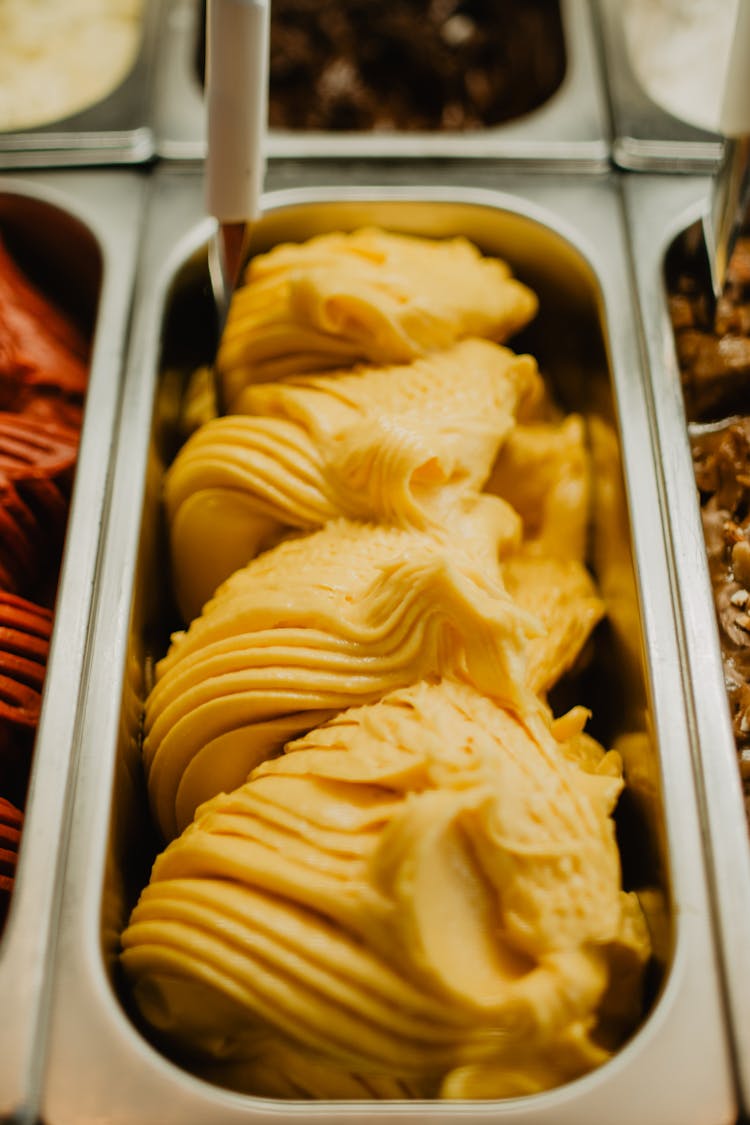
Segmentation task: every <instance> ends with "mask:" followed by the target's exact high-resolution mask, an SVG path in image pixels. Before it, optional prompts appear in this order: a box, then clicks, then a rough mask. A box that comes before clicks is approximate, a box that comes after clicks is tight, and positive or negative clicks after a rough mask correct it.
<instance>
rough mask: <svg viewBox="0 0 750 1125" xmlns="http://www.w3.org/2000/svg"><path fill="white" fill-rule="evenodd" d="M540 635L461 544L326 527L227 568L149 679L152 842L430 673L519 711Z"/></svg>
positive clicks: (365, 528) (363, 527) (367, 527)
mask: <svg viewBox="0 0 750 1125" xmlns="http://www.w3.org/2000/svg"><path fill="white" fill-rule="evenodd" d="M540 627H541V626H540V625H539V623H538V621H537V620H536V618H535V617H534V616H533V615H532V614H530V613H528V612H527V611H526V610H524V609H522V608H520V607H519V606H518V605H516V603H515V602H514V601H513V600H512V599H511V598H510V596H509V595H508V594H507V593H506V591H505V589H504V587H503V584H502V580H501V577H500V570H499V567H497V566H496V567H495V574H494V576H493V575H492V574H491V573H489V572H488V570H487V568H486V566H479V565H477V564H476V563H475V562H474V561H473V560H472V559H471V557H470V556H469V554H468V553H467V552H466V551H465V549H464V547H463V545H462V544H460V543H455V542H454V543H450V542H444V543H441V542H439V541H438V540H437V539H436V538H435V537H434V536H431V535H429V534H427V533H423V532H418V531H416V530H411V531H407V530H400V529H396V528H384V527H379V526H376V525H372V524H355V523H351V522H349V521H346V520H336V521H332V522H331V523H329V524H327V525H326V527H325V528H323V529H322V530H321V531H318V532H315V533H313V534H311V535H307V536H304V537H301V538H295V539H290V540H288V541H286V542H284V543H282V544H280V545H279V546H277V547H275V548H274V549H273V550H270V551H266V552H264V553H263V554H262V555H260V556H259V557H258V558H257V559H254V560H253V562H251V563H250V564H249V565H248V566H247V567H245V568H243V569H242V570H239V571H237V572H236V573H235V574H233V575H232V577H231V578H229V579H228V580H227V581H226V582H225V583H224V584H223V585H222V586H221V587H220V588H219V590H217V592H216V595H215V597H214V598H213V599H212V600H211V601H210V602H208V604H207V605H206V606H205V607H204V610H203V613H202V614H201V616H200V617H198V618H196V619H195V620H194V621H193V622H192V623H191V625H190V627H189V629H188V630H187V631H186V632H183V633H178V634H176V635H175V636H174V638H173V642H172V645H171V647H170V650H169V652H168V653H167V655H166V656H165V657H164V659H163V660H161V661H160V662H159V664H158V665H157V669H156V674H157V681H156V684H155V686H154V688H153V690H152V691H151V693H150V695H149V697H148V699H147V701H146V710H145V723H144V735H145V737H144V743H143V752H144V763H145V767H146V773H147V780H148V788H149V795H150V799H151V804H152V810H153V813H154V816H155V819H156V821H157V823H158V825H159V827H160V829H161V831H162V833H163V834H164V836H165V837H166V838H170V837H172V836H174V835H175V834H176V833H177V832H178V831H179V830H180V829H181V828H183V827H184V826H185V825H186V824H188V823H189V822H190V820H191V818H192V816H193V813H194V811H195V808H196V806H197V805H198V804H200V803H201V802H202V801H204V800H206V799H207V798H208V797H210V796H212V795H213V794H214V793H217V792H219V791H220V790H221V789H222V788H233V787H234V786H236V785H239V784H241V783H242V782H243V781H244V780H245V778H246V777H247V775H248V774H249V772H250V770H251V769H252V768H253V766H255V765H256V764H257V763H258V762H259V761H261V760H262V759H263V758H265V757H268V756H270V755H271V754H272V753H274V752H275V751H277V750H279V749H280V748H281V746H282V745H283V743H284V742H285V741H286V740H287V739H288V738H289V737H291V736H292V735H294V734H298V733H300V732H301V731H303V730H307V729H309V728H310V727H312V726H314V725H316V724H317V723H320V722H322V721H323V720H324V719H326V718H328V717H330V716H331V715H332V714H334V713H335V712H337V711H340V710H342V709H343V708H345V707H349V706H351V705H353V704H357V703H364V702H368V701H371V700H375V699H379V698H380V697H381V696H383V695H385V694H386V693H387V692H388V691H391V690H392V689H394V688H396V687H399V686H401V685H404V684H408V683H411V682H413V681H414V680H418V679H421V678H422V677H424V676H428V675H432V674H435V675H443V674H451V673H452V674H455V675H458V676H460V677H464V678H466V679H468V680H470V681H471V682H472V683H474V684H476V685H477V686H478V687H479V688H481V690H483V691H486V692H488V693H491V694H493V695H495V696H498V697H500V698H505V699H507V700H511V701H517V700H518V699H519V697H520V695H521V694H522V692H521V688H520V686H519V685H523V681H524V659H525V655H524V654H525V646H526V643H527V639H528V637H529V636H532V635H534V634H535V633H536V632H537V631H538V630H539V629H540Z"/></svg>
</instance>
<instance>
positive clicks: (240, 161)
mask: <svg viewBox="0 0 750 1125" xmlns="http://www.w3.org/2000/svg"><path fill="white" fill-rule="evenodd" d="M268 44H269V11H268V0H208V4H207V14H206V111H207V128H208V152H207V156H206V168H205V178H206V189H205V190H206V207H207V210H208V213H209V215H214V216H215V217H216V218H217V219H218V220H219V222H220V223H240V222H248V221H250V220H252V219H254V218H256V217H257V214H258V209H259V200H260V195H261V191H262V188H263V176H264V172H265V152H264V148H265V133H266V124H267V117H268Z"/></svg>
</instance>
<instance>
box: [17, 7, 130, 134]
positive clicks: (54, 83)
mask: <svg viewBox="0 0 750 1125" xmlns="http://www.w3.org/2000/svg"><path fill="white" fill-rule="evenodd" d="M142 6H143V5H142V0H0V130H3V131H12V130H21V129H30V128H34V127H36V126H39V125H44V124H47V123H49V122H51V121H57V120H59V119H61V118H63V117H69V116H70V115H71V114H73V113H78V112H80V111H81V110H83V109H87V108H88V107H89V106H91V105H93V104H94V103H96V102H98V101H101V100H102V99H103V98H104V97H106V96H107V94H109V93H111V92H112V91H113V90H114V89H115V88H116V86H118V85H119V84H120V82H122V81H123V79H124V78H125V77H126V75H127V74H128V72H129V71H130V69H131V68H132V66H133V63H134V62H135V57H136V54H137V51H138V47H139V44H140V39H141V11H142Z"/></svg>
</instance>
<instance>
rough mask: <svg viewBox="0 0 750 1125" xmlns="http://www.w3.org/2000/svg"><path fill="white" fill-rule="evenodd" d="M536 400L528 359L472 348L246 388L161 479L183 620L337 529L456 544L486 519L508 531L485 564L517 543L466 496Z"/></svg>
mask: <svg viewBox="0 0 750 1125" xmlns="http://www.w3.org/2000/svg"><path fill="white" fill-rule="evenodd" d="M541 395H542V389H541V379H540V376H539V373H538V371H537V368H536V363H535V362H534V360H533V359H532V357H531V356H528V355H522V356H519V355H516V354H515V353H514V352H512V351H510V350H509V349H508V348H505V347H502V346H500V345H498V344H494V343H491V342H490V341H488V340H480V339H467V340H462V341H460V342H459V343H457V344H454V345H453V346H451V347H449V348H447V349H445V350H444V351H440V352H432V353H430V354H429V355H427V356H425V357H423V358H420V359H417V360H415V361H414V362H413V363H411V364H405V365H388V366H382V367H375V366H364V365H362V366H360V367H357V368H354V369H353V370H352V371H347V370H344V371H332V372H327V373H325V374H321V375H307V376H304V375H300V376H296V377H295V376H287V377H286V378H284V379H281V380H279V381H278V382H274V383H263V384H258V385H254V386H249V387H247V388H246V389H245V391H243V392H242V394H241V395H240V396H239V401H238V403H237V407H238V409H241V410H242V411H243V413H242V414H231V415H226V416H224V417H221V418H215V419H213V420H212V421H209V422H207V423H205V424H204V425H203V426H201V427H200V428H199V429H198V430H197V431H196V432H195V433H194V434H193V435H192V437H191V438H190V439H189V440H188V441H187V442H186V444H185V445H184V446H183V447H182V449H181V450H180V452H179V453H178V455H177V457H176V458H175V460H174V462H173V463H172V465H171V467H170V469H169V471H168V472H167V475H166V478H165V482H164V499H165V504H166V511H167V518H168V522H169V530H170V539H171V557H172V568H173V577H174V582H175V591H176V596H177V601H178V604H179V605H180V607H181V609H182V611H183V614H184V616H185V618H186V620H189V619H190V618H191V617H193V616H195V615H196V613H197V612H198V611H199V609H200V608H201V606H202V605H203V604H204V603H205V602H206V601H207V600H208V599H209V597H210V596H211V595H212V594H213V592H214V590H215V589H216V588H217V586H218V585H219V584H220V583H221V582H222V581H223V580H224V579H225V578H227V577H229V575H230V574H231V573H232V572H233V571H234V570H237V569H238V568H239V567H241V566H244V565H245V564H246V563H247V562H249V561H250V559H252V558H253V557H254V556H255V555H256V554H257V553H258V551H259V550H262V549H264V548H266V547H268V546H270V545H272V544H273V543H274V542H275V541H277V540H278V539H279V538H280V537H281V536H282V534H284V533H286V532H289V531H290V530H292V529H300V530H313V529H314V528H316V527H320V526H322V525H323V524H324V523H326V522H328V521H329V520H331V519H335V518H337V517H340V516H345V517H348V518H350V519H362V520H371V521H376V522H379V523H386V524H389V525H393V526H397V527H416V528H418V529H427V528H434V529H441V528H442V529H450V531H451V532H452V533H456V534H458V535H459V536H460V537H462V538H464V539H466V538H471V537H472V526H470V525H472V524H473V529H474V531H475V532H476V531H477V530H478V531H479V534H480V535H481V532H482V529H483V528H486V527H487V526H488V524H487V519H486V514H485V513H487V512H489V510H490V509H491V508H493V506H494V509H495V511H496V515H497V520H498V522H499V523H503V524H504V525H505V528H506V530H505V532H504V533H503V532H501V531H498V532H491V533H490V536H491V546H490V548H489V549H491V550H492V551H493V552H494V554H495V555H497V553H498V549H499V548H498V541H499V540H501V539H503V538H506V539H507V540H508V541H509V542H510V541H513V540H514V539H517V537H518V532H519V525H518V518H517V516H516V515H515V514H514V513H513V512H511V511H510V509H509V508H508V507H507V505H500V504H499V503H497V502H496V501H492V500H490V499H489V497H483V498H482V499H481V501H480V499H479V497H478V495H477V493H478V491H479V490H480V489H481V488H482V486H483V485H484V483H485V481H486V479H487V477H488V476H489V473H490V470H491V468H492V465H493V462H494V460H495V457H496V454H497V451H498V449H499V448H500V446H501V445H502V443H503V441H504V440H505V439H506V438H507V437H508V435H509V433H510V432H511V430H512V429H513V427H514V425H515V423H516V419H517V416H518V415H519V413H521V412H523V411H524V410H526V409H528V405H529V404H530V403H533V402H534V401H535V400H537V399H539V398H540V397H541ZM478 509H479V511H478ZM477 524H478V525H479V528H477ZM482 549H483V548H482V546H481V545H480V544H477V550H482Z"/></svg>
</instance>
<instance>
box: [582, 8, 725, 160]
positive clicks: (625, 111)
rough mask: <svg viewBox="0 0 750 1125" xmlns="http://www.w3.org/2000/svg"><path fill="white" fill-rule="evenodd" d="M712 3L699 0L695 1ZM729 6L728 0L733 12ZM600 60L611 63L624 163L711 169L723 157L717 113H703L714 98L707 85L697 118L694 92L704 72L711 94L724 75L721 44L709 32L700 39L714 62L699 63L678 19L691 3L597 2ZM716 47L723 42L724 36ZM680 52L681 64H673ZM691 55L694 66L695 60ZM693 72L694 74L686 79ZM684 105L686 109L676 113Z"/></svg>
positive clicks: (617, 143)
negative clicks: (705, 65) (719, 54)
mask: <svg viewBox="0 0 750 1125" xmlns="http://www.w3.org/2000/svg"><path fill="white" fill-rule="evenodd" d="M701 6H702V8H703V11H704V12H708V10H709V8H710V3H709V5H706V4H703V5H701V0H698V3H697V4H694V5H692V7H693V8H695V9H700V8H701ZM730 7H731V5H724V6H723V10H724V11H728V9H729V8H730ZM594 8H595V13H596V16H597V19H598V22H599V28H600V38H601V44H602V51H603V58H604V60H605V63H606V67H607V84H608V89H609V100H610V108H611V113H612V130H613V137H612V154H613V157H614V160H615V163H616V164H617V165H618V167H620V168H625V169H628V170H631V171H654V172H658V171H663V172H691V171H692V172H696V173H699V172H702V171H705V172H710V171H712V170H713V169H715V168H716V167H717V166H718V165H719V163H720V161H721V156H722V151H723V141H722V138H721V136H720V135H719V133H718V131H717V129H716V126H714V125H713V124H712V122H713V119H714V115H715V120H717V121H718V110H717V109H715V110H712V111H711V113H712V116H711V117H710V118H706V117H705V116H703V115H705V114H706V112H707V105H708V102H709V101H710V96H708V95H707V94H706V92H705V90H703V97H702V100H699V109H698V116H697V117H696V116H695V112H696V110H695V103H696V99H697V98H698V99H700V94H698V93H697V91H700V90H702V89H703V88H702V87H701V85H700V80H701V78H702V77H704V76H705V78H706V84H707V85H709V84H710V87H711V92H713V93H715V92H716V76H717V74H718V73H719V69H718V64H717V62H716V60H717V54H716V46H713V47H711V48H710V50H709V48H708V45H707V40H706V36H705V35H704V36H702V37H701V38H700V40H699V46H700V50H701V55H702V57H703V59H704V60H707V59H709V58H710V59H711V64H712V69H711V70H710V72H709V71H705V72H704V69H703V68H702V67H701V65H700V62H701V56H696V55H694V54H692V52H694V51H695V46H694V40H695V36H692V37H689V36H688V35H687V34H683V35H682V36H680V16H681V15H682V16H683V17H685V15H686V14H687V13H689V12H690V10H691V4H690V3H689V2H688V3H687V4H683V5H682V7H681V6H680V4H671V3H669V2H667V3H663V4H662V3H654V4H649V3H648V0H647V2H646V3H645V4H644V3H641V2H640V0H629V3H628V4H622V3H619V2H618V0H596V3H595V5H594ZM721 14H722V5H721V4H719V5H718V6H716V17H715V20H714V25H715V27H717V28H719V29H721V23H722V21H721V18H720V17H721ZM669 19H672V21H673V30H672V32H671V33H667V32H666V30H665V29H666V27H667V26H668V25H667V23H666V21H667V20H669ZM719 46H720V47H722V46H725V40H724V38H721V37H720V38H719ZM674 56H677V62H678V63H679V66H677V65H676V64H675V62H674V61H673V57H674ZM691 56H692V58H693V61H692V63H691V62H690V58H691ZM688 75H689V76H690V79H689V80H688ZM681 105H684V107H685V108H684V111H683V113H682V114H680V112H679V108H680V106H681Z"/></svg>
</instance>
